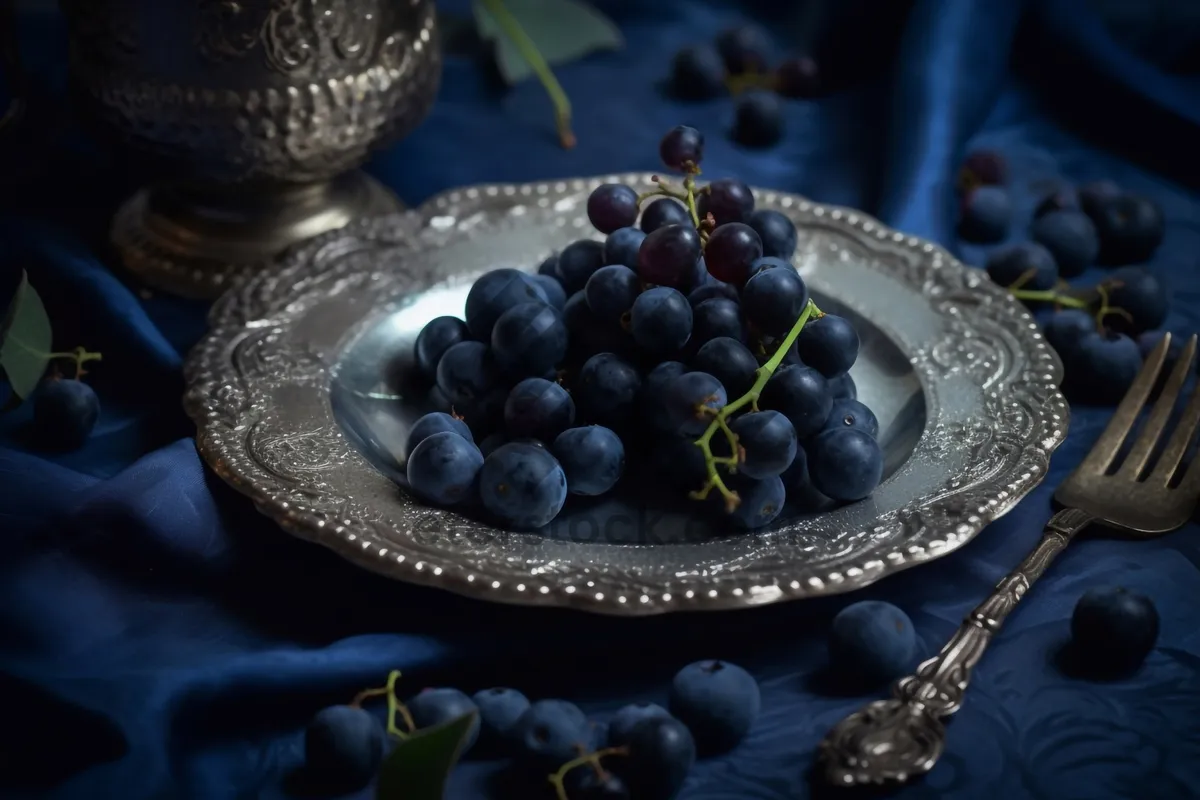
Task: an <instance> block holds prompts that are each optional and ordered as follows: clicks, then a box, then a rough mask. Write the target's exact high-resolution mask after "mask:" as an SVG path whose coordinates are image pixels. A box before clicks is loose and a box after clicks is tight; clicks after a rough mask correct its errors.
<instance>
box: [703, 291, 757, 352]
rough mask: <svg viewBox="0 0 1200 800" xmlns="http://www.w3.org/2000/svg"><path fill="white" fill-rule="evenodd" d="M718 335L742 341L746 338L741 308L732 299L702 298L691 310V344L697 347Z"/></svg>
mask: <svg viewBox="0 0 1200 800" xmlns="http://www.w3.org/2000/svg"><path fill="white" fill-rule="evenodd" d="M719 336H728V337H729V338H731V339H737V340H738V341H742V340H744V339H745V338H746V333H745V323H743V321H742V309H741V308H740V307H739V306H738V304H737V303H736V302H734V301H733V300H727V299H725V298H724V297H714V298H712V299H711V300H704V301H702V302H701V303H699V304H698V305H697V306H696V309H695V311H693V312H692V339H691V342H692V346H693V347H696V348H697V349H699V348H700V347H702V346H703V345H704V343H705V342H709V341H712V340H713V339H716V338H717V337H719Z"/></svg>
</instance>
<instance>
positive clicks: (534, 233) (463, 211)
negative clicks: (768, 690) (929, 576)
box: [185, 174, 1069, 615]
mask: <svg viewBox="0 0 1200 800" xmlns="http://www.w3.org/2000/svg"><path fill="white" fill-rule="evenodd" d="M606 181H622V182H626V183H630V184H632V185H635V186H641V185H646V186H648V185H649V175H648V174H638V175H619V176H605V177H603V178H593V179H579V180H569V181H560V182H555V183H535V184H525V185H516V186H514V185H501V186H479V187H473V188H468V189H463V190H457V191H452V192H448V193H446V194H443V195H440V196H438V197H436V198H434V199H432V200H430V201H429V202H427V203H426V204H425V205H424V206H422V207H421V208H420V209H418V210H416V211H411V212H406V213H404V214H399V215H395V216H389V217H383V218H379V219H374V220H364V221H361V222H359V223H355V224H353V225H351V226H350V227H348V228H345V229H343V230H341V231H337V232H334V233H330V234H326V235H323V236H320V237H317V238H316V239H313V240H311V241H310V242H308V243H306V244H304V245H302V246H300V247H299V248H298V249H296V250H294V251H292V252H291V253H289V254H288V255H287V256H286V257H285V258H284V259H282V260H281V261H280V263H279V264H278V265H277V266H276V267H274V268H273V269H272V270H271V271H269V272H266V273H264V274H262V275H260V276H258V277H256V278H254V279H253V280H252V281H251V282H249V283H248V284H246V285H244V286H242V287H240V288H238V289H236V290H234V291H232V292H231V293H229V294H227V295H225V296H224V297H223V298H222V299H221V300H220V301H218V302H217V304H216V305H215V306H214V307H213V309H212V312H211V315H210V325H211V330H210V332H209V334H208V335H207V336H206V337H205V339H204V340H203V341H202V342H201V343H200V344H199V345H198V346H197V347H196V349H195V350H194V351H193V353H192V354H191V356H190V358H189V361H188V366H187V374H188V381H189V388H188V391H187V395H186V399H185V405H186V407H187V410H188V413H189V414H190V415H191V416H192V418H193V419H194V420H195V422H196V425H197V428H198V432H197V436H196V441H197V446H198V448H199V450H200V452H201V454H202V455H203V456H204V458H205V459H206V460H207V461H208V463H209V464H210V465H211V466H212V468H213V469H214V470H215V471H216V473H217V474H218V475H220V476H221V477H222V478H223V479H225V480H226V481H228V482H229V483H230V484H232V485H233V486H234V487H236V488H237V489H239V490H240V491H242V492H243V493H245V494H246V495H248V496H249V497H251V498H252V499H253V500H254V502H255V504H256V505H257V507H258V508H259V510H260V511H262V513H264V514H266V515H268V516H270V517H271V518H273V519H275V520H276V521H277V522H279V524H280V525H282V526H283V527H284V528H285V529H286V530H288V531H290V532H291V533H294V534H296V535H297V536H300V537H303V538H305V539H309V540H312V541H315V542H319V543H320V544H323V545H326V546H327V547H330V548H331V549H333V550H335V551H336V552H338V553H339V554H341V555H342V556H344V557H346V558H348V559H350V560H351V561H353V562H355V563H357V564H360V565H362V566H363V567H366V568H367V569H370V570H373V571H375V572H379V573H383V574H385V575H389V576H392V577H394V578H398V579H401V580H405V581H411V582H414V583H420V584H426V585H431V586H438V587H441V588H444V589H449V590H451V591H454V592H459V593H462V594H467V595H472V596H475V597H478V598H480V599H485V600H492V601H499V602H508V603H522V604H529V605H549V606H570V607H574V608H580V609H585V610H588V611H596V612H603V613H611V614H623V615H645V614H657V613H663V612H667V611H680V610H689V609H724V608H734V607H745V606H754V605H762V604H765V603H772V602H777V601H780V600H788V599H794V598H800V597H810V596H814V595H823V594H832V593H838V592H845V591H849V590H852V589H857V588H859V587H862V586H865V585H867V584H869V583H872V582H874V581H876V580H878V579H880V578H881V577H883V576H884V575H887V574H889V573H891V572H895V571H897V570H900V569H904V568H907V567H911V566H913V565H915V564H920V563H923V562H925V561H929V560H931V559H934V558H937V557H939V556H942V555H945V554H947V553H949V552H951V551H952V550H954V549H956V548H958V547H960V546H962V545H963V544H964V543H966V542H967V541H969V540H970V539H971V538H972V537H973V536H975V535H976V534H977V533H978V532H979V531H980V530H981V529H982V528H983V527H984V526H985V525H987V524H988V523H989V522H991V521H992V520H994V519H996V518H997V517H999V516H1000V515H1001V514H1003V513H1005V512H1006V511H1008V510H1009V509H1010V508H1012V507H1013V506H1014V505H1015V504H1016V503H1017V501H1018V500H1020V499H1021V497H1023V496H1024V495H1025V494H1026V493H1027V492H1029V490H1030V489H1032V488H1033V487H1034V486H1036V485H1037V484H1038V483H1039V482H1040V481H1041V480H1042V478H1043V477H1044V476H1045V474H1046V467H1047V463H1048V461H1049V458H1050V455H1051V453H1052V452H1053V451H1054V449H1055V448H1056V447H1057V446H1058V445H1059V444H1060V443H1061V442H1062V441H1063V438H1064V437H1065V435H1066V431H1067V423H1068V417H1069V412H1068V408H1067V404H1066V402H1065V401H1064V399H1063V397H1062V395H1061V394H1060V393H1059V391H1058V389H1057V388H1056V387H1057V386H1058V383H1059V381H1060V379H1061V376H1062V365H1061V364H1060V362H1059V360H1058V358H1057V356H1056V355H1055V354H1054V352H1053V350H1051V349H1050V347H1049V346H1047V344H1046V342H1045V340H1044V339H1043V338H1042V336H1041V334H1040V333H1039V332H1038V328H1037V326H1036V324H1035V323H1034V321H1033V318H1032V317H1031V316H1030V315H1029V313H1028V312H1027V311H1026V310H1025V309H1024V308H1023V307H1022V306H1021V305H1020V304H1019V303H1018V302H1017V301H1015V300H1013V299H1012V298H1011V297H1010V296H1009V295H1008V294H1007V293H1006V292H1005V291H1003V290H1001V289H999V288H998V287H996V286H995V285H994V284H992V283H991V282H990V281H988V279H987V278H986V276H985V275H984V274H983V273H982V272H980V271H978V270H972V269H968V268H967V267H964V266H963V265H962V264H960V263H959V262H958V261H956V260H955V259H954V258H953V257H952V256H950V255H949V254H948V253H946V252H945V251H944V250H942V249H941V248H939V247H937V246H935V245H933V244H930V243H928V242H925V241H923V240H920V239H917V238H914V237H911V236H906V235H904V234H902V233H898V232H896V231H893V230H890V229H889V228H887V227H885V226H883V225H881V224H880V223H879V222H877V221H876V220H874V219H872V218H870V217H868V216H866V215H864V214H862V213H859V212H857V211H852V210H849V209H843V208H835V207H830V206H824V205H820V204H817V203H813V202H810V201H808V200H805V199H804V198H802V197H798V196H795V195H789V194H782V193H779V192H772V191H768V190H763V189H759V190H756V196H757V199H758V206H759V207H760V208H775V209H778V210H780V211H782V212H784V213H785V214H787V215H788V216H789V217H791V218H792V219H793V220H794V221H795V222H796V224H797V225H798V227H799V229H800V246H799V247H798V249H797V252H796V255H795V257H794V263H795V264H796V265H797V266H798V268H799V269H800V270H801V273H802V274H803V275H804V277H805V278H806V280H807V281H808V283H809V285H810V287H811V288H812V290H813V293H814V296H815V298H816V299H817V301H818V303H820V304H821V305H822V306H827V307H828V308H827V310H837V311H839V312H840V313H845V314H848V315H850V316H851V317H853V318H854V319H855V321H856V323H857V324H858V326H859V328H860V333H861V334H862V338H863V351H862V354H861V355H860V358H859V362H858V364H856V366H855V369H854V370H853V372H852V374H853V375H854V377H855V380H856V382H857V383H858V387H859V396H860V398H861V399H863V400H864V401H865V402H866V403H867V404H868V405H869V406H871V407H872V409H873V410H875V412H876V414H877V415H878V416H879V418H880V423H881V433H880V438H881V441H882V442H883V443H884V450H885V460H886V462H887V468H886V472H885V478H884V481H883V483H882V484H881V485H880V486H879V488H878V489H877V490H876V491H875V493H874V494H873V495H872V496H871V497H870V498H868V499H867V500H864V501H862V502H860V503H855V504H852V505H847V506H843V507H840V508H836V509H833V510H829V511H825V512H822V513H819V514H810V515H808V516H802V517H795V516H792V517H789V518H788V519H786V520H785V521H783V522H781V523H779V524H777V525H775V526H774V527H772V528H770V529H766V530H763V531H759V532H754V533H736V534H735V533H732V532H729V531H721V530H717V531H713V530H712V529H711V528H708V527H705V526H704V525H701V526H699V527H697V526H694V525H687V524H681V522H680V520H681V519H686V517H681V516H680V515H674V514H659V513H657V512H644V511H643V510H641V509H638V508H637V507H634V506H624V507H623V508H620V507H619V508H617V509H616V510H615V511H614V510H613V509H612V508H603V507H590V508H587V509H585V510H583V511H582V512H575V513H574V514H573V515H568V516H566V517H563V519H564V520H571V519H579V518H581V517H580V515H582V518H588V515H592V516H591V517H590V520H591V521H590V523H588V524H587V525H584V524H582V523H579V524H576V523H569V522H566V521H564V522H563V523H562V524H561V525H555V526H554V527H553V529H552V530H551V531H549V532H548V533H547V534H545V535H544V534H542V533H538V534H529V533H509V532H505V531H500V530H496V529H495V528H491V527H489V526H487V525H485V524H482V523H480V522H477V521H474V520H472V519H468V518H465V517H463V516H460V515H459V514H456V513H454V512H450V511H443V510H439V509H435V508H429V507H426V506H422V505H420V504H418V503H417V502H415V501H414V500H413V499H412V498H411V497H410V496H409V495H408V494H406V493H405V491H403V490H402V489H400V488H399V487H398V486H397V485H396V483H395V482H394V481H393V480H392V479H391V478H389V477H388V473H389V471H390V470H395V469H397V468H398V467H399V465H400V464H401V463H402V461H403V450H402V448H403V440H404V436H405V431H406V428H407V425H408V423H409V422H410V421H411V419H412V418H413V416H414V414H415V413H417V412H416V411H415V410H414V409H413V408H412V407H411V405H410V404H408V403H406V402H405V401H403V400H398V399H396V397H397V395H398V394H401V393H402V392H403V390H402V388H398V387H402V386H403V384H404V380H403V375H404V372H405V370H404V364H405V363H406V360H407V359H408V358H410V355H409V351H410V350H411V342H412V339H413V337H414V336H415V333H416V331H417V330H418V329H419V328H420V326H421V325H422V324H423V323H424V322H425V321H427V320H428V319H430V318H432V317H433V316H436V315H438V314H444V313H457V312H459V311H460V310H461V307H462V302H463V298H464V297H465V293H466V289H467V287H468V286H469V285H470V282H471V281H472V280H473V278H474V277H475V276H476V275H478V274H480V273H481V272H483V271H485V270H487V269H492V268H495V267H499V266H518V267H522V268H526V269H531V268H532V267H533V266H535V265H536V264H538V263H539V262H540V260H541V259H542V258H543V257H544V256H546V255H548V254H549V253H550V252H552V251H554V250H557V249H559V248H561V247H562V246H564V245H566V244H567V243H569V242H570V241H573V240H575V239H577V238H581V237H583V236H589V235H595V234H594V232H592V231H591V229H590V227H589V226H588V224H587V220H586V214H585V205H586V199H587V196H588V193H589V192H590V191H591V189H592V188H593V187H595V186H596V185H598V184H600V183H602V182H606ZM602 506H603V504H602ZM614 514H615V515H616V517H617V518H618V522H617V523H613V522H612V519H613V516H614ZM597 515H599V516H597ZM693 518H694V517H693ZM596 520H600V521H601V522H602V523H603V525H602V527H604V532H603V534H602V540H601V539H600V538H598V537H597V534H596V532H595V530H594V529H595V528H596V526H597V525H598V524H599V523H597V522H596Z"/></svg>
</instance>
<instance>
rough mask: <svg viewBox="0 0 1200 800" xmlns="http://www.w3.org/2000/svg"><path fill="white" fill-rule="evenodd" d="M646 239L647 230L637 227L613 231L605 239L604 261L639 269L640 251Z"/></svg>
mask: <svg viewBox="0 0 1200 800" xmlns="http://www.w3.org/2000/svg"><path fill="white" fill-rule="evenodd" d="M644 241H646V234H645V232H643V231H639V230H638V229H637V228H619V229H617V230H615V231H613V232H612V233H610V234H609V235H608V238H607V239H605V240H604V263H605V264H610V265H611V264H620V265H621V266H623V267H629V269H637V265H638V251H639V250H641V249H642V242H644ZM589 280H590V278H589Z"/></svg>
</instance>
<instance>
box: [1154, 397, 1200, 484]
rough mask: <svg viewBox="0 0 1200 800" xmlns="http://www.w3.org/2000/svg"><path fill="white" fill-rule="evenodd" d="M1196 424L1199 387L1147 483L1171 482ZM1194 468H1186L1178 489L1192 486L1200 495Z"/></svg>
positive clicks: (1199, 420)
mask: <svg viewBox="0 0 1200 800" xmlns="http://www.w3.org/2000/svg"><path fill="white" fill-rule="evenodd" d="M1198 423H1200V387H1197V388H1195V389H1193V390H1192V396H1191V397H1189V398H1188V403H1187V408H1185V409H1184V411H1183V415H1182V416H1181V417H1180V418H1179V424H1178V425H1176V426H1175V432H1174V433H1172V434H1171V438H1170V439H1169V440H1168V441H1167V446H1166V447H1165V448H1163V452H1162V455H1161V456H1159V457H1158V463H1157V464H1155V465H1154V472H1152V473H1150V477H1149V478H1148V479H1147V482H1153V483H1157V484H1159V485H1163V486H1165V485H1166V484H1168V483H1170V482H1171V476H1172V475H1174V474H1175V468H1176V467H1178V466H1179V462H1180V461H1182V460H1183V456H1184V453H1186V452H1187V449H1188V445H1189V444H1191V443H1192V436H1193V435H1195V433H1196V425H1197V424H1198ZM1195 467H1196V465H1195V463H1193V464H1192V465H1191V466H1189V467H1188V471H1187V473H1185V475H1184V480H1183V482H1182V483H1181V484H1180V488H1183V487H1184V486H1185V485H1188V486H1193V485H1194V487H1195V492H1196V493H1200V470H1197V469H1196V468H1195Z"/></svg>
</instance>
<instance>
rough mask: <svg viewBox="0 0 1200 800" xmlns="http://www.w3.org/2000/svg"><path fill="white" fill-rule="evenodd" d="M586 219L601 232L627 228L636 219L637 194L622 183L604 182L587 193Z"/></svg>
mask: <svg viewBox="0 0 1200 800" xmlns="http://www.w3.org/2000/svg"><path fill="white" fill-rule="evenodd" d="M587 215H588V221H589V222H591V223H592V226H593V227H594V228H595V229H596V230H598V231H600V232H601V233H612V232H613V231H615V230H618V229H620V228H628V227H630V226H631V225H633V223H634V222H636V221H637V215H638V195H637V192H635V191H634V190H633V187H630V186H626V185H625V184H623V183H605V184H601V185H600V186H597V187H596V188H595V189H593V190H592V193H591V194H590V195H588V201H587Z"/></svg>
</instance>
